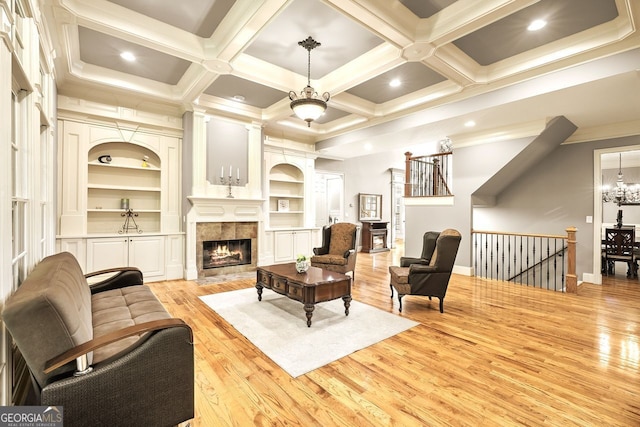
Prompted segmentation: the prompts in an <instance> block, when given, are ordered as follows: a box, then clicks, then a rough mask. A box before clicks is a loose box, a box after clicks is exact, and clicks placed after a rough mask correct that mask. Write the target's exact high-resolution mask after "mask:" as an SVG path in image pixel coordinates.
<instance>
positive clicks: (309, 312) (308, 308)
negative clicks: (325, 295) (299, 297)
mask: <svg viewBox="0 0 640 427" xmlns="http://www.w3.org/2000/svg"><path fill="white" fill-rule="evenodd" d="M314 308H316V306H315V305H313V304H305V305H304V311H305V312H306V313H307V326H308V327H311V316H313V309H314Z"/></svg>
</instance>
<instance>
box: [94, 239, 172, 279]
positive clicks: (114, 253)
mask: <svg viewBox="0 0 640 427" xmlns="http://www.w3.org/2000/svg"><path fill="white" fill-rule="evenodd" d="M164 241H165V238H164V236H135V237H130V236H122V237H105V238H96V239H87V272H93V271H98V270H104V269H107V268H116V267H137V268H139V269H140V271H142V274H143V277H144V280H145V281H153V280H154V279H155V280H162V279H164V274H165V258H164Z"/></svg>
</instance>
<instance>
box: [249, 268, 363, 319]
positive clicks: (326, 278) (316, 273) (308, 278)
mask: <svg viewBox="0 0 640 427" xmlns="http://www.w3.org/2000/svg"><path fill="white" fill-rule="evenodd" d="M262 288H268V289H271V290H272V291H274V292H277V293H279V294H282V295H285V296H287V297H288V298H290V299H292V300H296V301H300V302H301V303H302V304H303V305H304V311H305V312H306V314H307V326H309V327H311V317H312V316H313V309H314V308H315V305H316V304H317V303H319V302H325V301H331V300H334V299H338V298H342V300H343V301H344V314H345V315H346V316H348V315H349V305H350V304H351V277H349V276H347V275H345V274H341V273H336V272H333V271H329V270H323V269H322V268H317V267H309V270H307V272H306V273H298V272H297V271H296V264H295V262H292V263H289V264H276V265H270V266H265V267H258V269H257V280H256V289H257V290H258V301H262Z"/></svg>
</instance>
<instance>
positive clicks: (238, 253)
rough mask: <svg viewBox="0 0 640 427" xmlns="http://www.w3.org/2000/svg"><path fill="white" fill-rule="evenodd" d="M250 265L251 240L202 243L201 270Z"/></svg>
mask: <svg viewBox="0 0 640 427" xmlns="http://www.w3.org/2000/svg"><path fill="white" fill-rule="evenodd" d="M243 264H251V239H235V240H210V241H206V242H202V268H203V269H208V268H218V267H229V266H232V265H243Z"/></svg>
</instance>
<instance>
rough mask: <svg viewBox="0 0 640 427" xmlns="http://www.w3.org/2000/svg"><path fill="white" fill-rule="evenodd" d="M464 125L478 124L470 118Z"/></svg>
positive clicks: (472, 125)
mask: <svg viewBox="0 0 640 427" xmlns="http://www.w3.org/2000/svg"><path fill="white" fill-rule="evenodd" d="M464 125H465V127H468V128H472V127H474V126H475V125H476V122H474V121H473V120H469V121H467V122H464Z"/></svg>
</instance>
